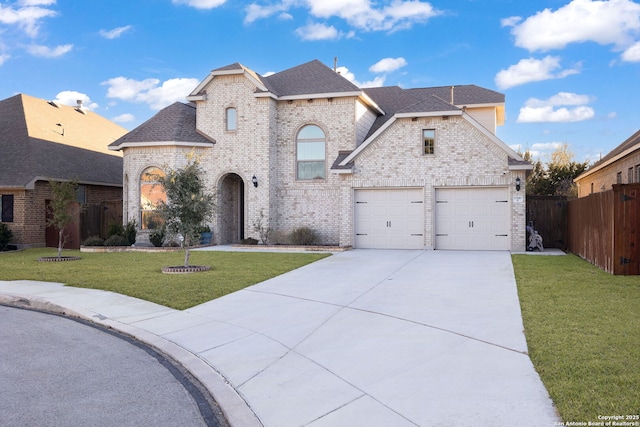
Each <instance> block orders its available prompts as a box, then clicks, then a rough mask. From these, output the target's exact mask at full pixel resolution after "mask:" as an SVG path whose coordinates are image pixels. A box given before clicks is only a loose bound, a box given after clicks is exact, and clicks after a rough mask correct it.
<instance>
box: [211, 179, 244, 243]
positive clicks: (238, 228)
mask: <svg viewBox="0 0 640 427" xmlns="http://www.w3.org/2000/svg"><path fill="white" fill-rule="evenodd" d="M217 211H218V214H217V216H218V238H217V243H218V244H221V245H225V244H230V243H238V242H240V240H242V239H244V222H245V215H244V181H243V179H242V178H241V177H240V176H239V175H237V174H235V173H230V174H227V175H225V176H224V177H222V179H221V180H220V183H219V185H218V206H217Z"/></svg>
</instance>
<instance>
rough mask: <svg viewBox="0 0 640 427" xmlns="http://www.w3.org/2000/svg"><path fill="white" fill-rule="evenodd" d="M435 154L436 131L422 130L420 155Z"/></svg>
mask: <svg viewBox="0 0 640 427" xmlns="http://www.w3.org/2000/svg"><path fill="white" fill-rule="evenodd" d="M435 153H436V130H435V129H423V130H422V154H435Z"/></svg>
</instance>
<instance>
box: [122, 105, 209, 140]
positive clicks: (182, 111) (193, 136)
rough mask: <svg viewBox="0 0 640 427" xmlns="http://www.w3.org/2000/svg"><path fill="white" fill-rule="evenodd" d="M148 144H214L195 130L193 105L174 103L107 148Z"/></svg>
mask: <svg viewBox="0 0 640 427" xmlns="http://www.w3.org/2000/svg"><path fill="white" fill-rule="evenodd" d="M149 142H186V143H189V142H193V143H205V144H212V143H215V141H214V140H212V139H210V138H207V137H206V136H204V135H203V134H201V133H200V132H198V131H197V130H196V107H195V105H194V104H184V103H182V102H174V103H173V104H171V105H169V106H168V107H165V108H163V109H162V110H160V111H158V113H157V114H155V115H154V116H153V117H151V118H150V119H149V120H147V121H146V122H144V123H142V124H141V125H140V126H138V127H137V128H135V129H133V130H132V131H131V132H129V133H127V134H126V135H124V136H123V137H122V138H120V139H117V140H116V141H114V142H113V143H111V144H109V147H111V148H117V147H120V146H121V145H123V144H136V143H140V144H142V143H149Z"/></svg>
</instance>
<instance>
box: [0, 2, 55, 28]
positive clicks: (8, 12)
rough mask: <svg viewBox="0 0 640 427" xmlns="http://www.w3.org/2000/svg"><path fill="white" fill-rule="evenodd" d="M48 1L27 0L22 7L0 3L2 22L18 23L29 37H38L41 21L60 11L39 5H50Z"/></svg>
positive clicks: (7, 23) (0, 20)
mask: <svg viewBox="0 0 640 427" xmlns="http://www.w3.org/2000/svg"><path fill="white" fill-rule="evenodd" d="M49 4H53V2H48V1H39V2H38V1H25V2H23V3H20V5H21V6H20V7H18V8H13V7H11V6H4V5H2V4H0V24H6V25H16V26H17V27H18V28H20V29H21V30H22V31H24V32H25V34H27V35H28V36H29V37H36V36H37V35H38V31H39V30H40V22H41V20H42V19H44V18H48V17H53V16H56V15H58V12H56V11H55V10H52V9H47V8H45V7H39V5H49Z"/></svg>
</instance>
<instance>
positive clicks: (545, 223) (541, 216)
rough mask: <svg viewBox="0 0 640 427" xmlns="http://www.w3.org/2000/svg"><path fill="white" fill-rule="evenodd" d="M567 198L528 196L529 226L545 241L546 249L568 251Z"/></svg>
mask: <svg viewBox="0 0 640 427" xmlns="http://www.w3.org/2000/svg"><path fill="white" fill-rule="evenodd" d="M567 211H568V208H567V198H566V196H527V224H530V223H533V228H534V229H535V230H537V231H538V234H539V235H540V236H541V237H542V239H543V242H542V243H543V245H544V247H545V248H558V249H562V250H563V251H566V250H567V244H568V242H567V234H568V230H567V217H568V213H567Z"/></svg>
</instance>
